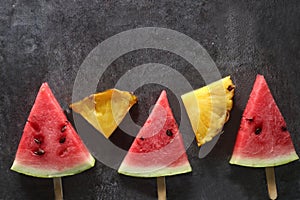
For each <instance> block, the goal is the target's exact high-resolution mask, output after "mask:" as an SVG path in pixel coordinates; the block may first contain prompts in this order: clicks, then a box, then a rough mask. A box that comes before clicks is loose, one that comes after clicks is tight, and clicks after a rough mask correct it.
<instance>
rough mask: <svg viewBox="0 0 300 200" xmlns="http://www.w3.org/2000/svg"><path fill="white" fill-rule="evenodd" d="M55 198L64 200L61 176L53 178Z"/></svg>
mask: <svg viewBox="0 0 300 200" xmlns="http://www.w3.org/2000/svg"><path fill="white" fill-rule="evenodd" d="M53 185H54V194H55V200H63V188H62V183H61V178H60V177H57V178H53Z"/></svg>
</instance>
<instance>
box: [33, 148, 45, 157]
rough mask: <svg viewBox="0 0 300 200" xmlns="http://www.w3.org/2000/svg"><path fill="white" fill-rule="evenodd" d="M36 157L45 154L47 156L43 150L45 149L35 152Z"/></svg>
mask: <svg viewBox="0 0 300 200" xmlns="http://www.w3.org/2000/svg"><path fill="white" fill-rule="evenodd" d="M33 153H34V154H35V155H39V156H41V155H43V154H45V151H44V150H43V149H38V150H37V151H35V152H33Z"/></svg>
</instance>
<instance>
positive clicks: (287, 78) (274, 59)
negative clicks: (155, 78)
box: [0, 0, 300, 200]
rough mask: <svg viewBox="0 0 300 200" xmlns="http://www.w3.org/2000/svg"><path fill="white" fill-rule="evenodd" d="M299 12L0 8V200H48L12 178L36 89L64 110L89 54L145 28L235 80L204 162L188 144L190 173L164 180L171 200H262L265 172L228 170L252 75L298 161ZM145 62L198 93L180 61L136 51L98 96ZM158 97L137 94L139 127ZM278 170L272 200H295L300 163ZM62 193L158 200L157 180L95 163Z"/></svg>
mask: <svg viewBox="0 0 300 200" xmlns="http://www.w3.org/2000/svg"><path fill="white" fill-rule="evenodd" d="M299 9H300V3H299V1H288V2H287V1H260V2H257V1H251V2H247V3H245V2H240V1H228V2H226V3H225V2H224V1H198V2H195V1H161V2H159V1H112V2H111V1H98V0H94V1H69V0H67V1H59V0H54V1H48V0H38V1H29V0H20V1H5V0H2V1H0V66H1V67H0V70H1V72H0V88H1V89H0V90H1V92H0V121H1V123H0V149H1V151H0V177H1V179H0V199H5V200H12V199H16V200H18V199H20V200H27V199H54V195H53V186H52V180H51V179H38V178H33V177H29V176H25V175H20V174H18V173H15V172H12V171H10V169H9V168H10V166H11V164H12V162H13V159H14V154H15V152H16V149H17V145H18V143H19V140H20V137H21V134H22V129H23V126H24V124H25V122H26V119H27V116H28V114H29V112H30V108H31V106H32V104H33V101H34V99H35V96H36V93H37V91H38V88H39V86H40V84H41V83H42V82H44V81H47V82H48V83H49V85H50V86H51V88H52V90H53V92H54V94H55V95H56V97H57V99H58V101H59V102H60V104H61V105H62V107H63V108H67V105H68V104H69V103H71V97H72V88H73V83H74V80H75V78H76V73H77V70H78V69H79V67H80V65H81V63H82V62H83V60H84V59H85V57H86V56H87V55H88V54H89V52H90V51H91V50H92V49H93V48H94V47H95V46H96V45H98V44H100V43H101V42H102V41H104V40H105V39H107V38H109V37H110V36H113V35H115V34H117V33H120V32H122V31H125V30H129V29H132V28H138V27H146V26H152V27H164V28H169V29H173V30H176V31H179V32H182V33H184V34H186V35H188V36H190V37H191V38H193V39H194V40H196V41H198V42H199V43H200V44H202V45H203V46H204V48H206V49H207V51H208V53H209V54H210V55H211V57H212V58H213V60H214V61H215V63H216V65H217V67H218V69H219V71H220V73H221V75H222V76H226V75H229V74H231V76H232V79H233V81H234V82H235V84H236V86H237V90H236V95H235V105H234V108H233V111H232V114H231V119H230V121H229V122H228V123H227V124H226V126H225V128H224V130H225V132H224V135H223V136H222V137H221V139H220V140H219V141H218V143H217V145H216V146H215V148H214V150H213V151H212V152H211V153H210V154H209V156H207V157H206V158H205V159H201V160H200V159H198V158H197V154H198V148H197V147H196V143H195V142H193V143H192V145H191V146H190V147H189V149H188V150H187V153H188V156H189V160H190V163H191V165H192V167H193V172H192V173H190V174H185V175H179V176H174V177H168V178H167V193H168V199H205V200H206V199H207V200H212V199H213V200H216V199H228V200H231V199H253V200H260V199H268V196H267V190H266V181H265V174H264V170H263V169H253V168H246V167H238V166H231V165H229V164H228V161H229V159H230V156H231V152H232V149H233V145H234V141H235V136H236V133H237V129H238V125H239V120H240V118H241V114H242V111H243V109H244V107H245V104H246V102H247V98H248V95H249V93H250V90H251V86H252V84H253V81H254V79H255V75H256V74H257V73H260V74H263V75H264V76H265V77H266V79H267V81H268V83H269V85H270V89H271V91H272V93H273V96H274V98H275V100H276V101H277V103H278V106H279V108H280V110H281V112H282V114H283V115H284V117H285V119H286V122H287V125H288V128H289V130H290V132H291V136H292V139H293V142H294V145H295V148H296V151H297V152H298V154H299V152H300V135H299V129H300V123H299V117H300V116H299V113H300V106H299V102H300V84H299V83H298V81H299V78H300V70H299V66H300V59H299V56H300V37H299V33H300V23H299V19H300V12H299ZM148 62H157V63H162V64H165V65H168V66H171V67H172V68H174V69H176V70H178V71H179V72H181V73H182V74H184V76H185V77H186V78H187V79H188V80H189V81H190V83H191V85H192V86H193V87H195V88H196V87H200V86H202V85H204V82H203V80H202V79H201V77H200V76H199V77H197V76H196V77H195V70H194V69H193V66H191V65H190V64H189V63H187V62H186V61H185V60H183V59H182V58H180V57H179V56H176V55H174V54H171V53H168V52H162V51H156V50H139V51H135V52H131V53H128V54H126V55H124V56H122V57H121V58H119V59H117V60H116V61H115V62H113V63H112V65H111V66H110V67H109V68H108V70H107V71H106V73H105V75H104V77H102V79H101V80H100V83H99V85H98V90H99V91H101V90H103V89H107V88H110V87H113V86H114V85H115V84H116V81H117V80H118V79H119V78H120V77H121V75H122V74H124V73H125V72H126V71H128V70H129V69H131V68H132V67H133V66H137V65H140V64H143V63H148ZM160 89H162V88H161V87H160V86H157V85H146V86H143V87H141V88H139V90H137V91H136V93H137V95H139V96H140V98H141V99H142V101H141V102H142V103H140V104H139V106H138V107H136V108H134V109H133V111H131V115H132V116H133V118H134V119H135V121H136V123H137V124H140V125H141V124H143V122H144V121H145V120H146V117H147V113H148V110H149V108H150V107H151V105H152V104H153V103H154V102H155V99H156V98H157V97H158V94H159V92H160ZM171 101H173V102H175V103H174V104H172V107H173V108H174V107H176V106H178V105H177V104H176V99H175V100H174V99H173V100H171ZM177 103H178V102H177ZM175 111H176V109H175ZM177 111H178V110H177ZM175 116H177V117H178V116H180V113H178V112H175ZM275 170H276V178H277V186H278V195H279V198H278V199H284V200H286V199H289V200H296V199H300V162H299V161H296V162H293V163H290V164H288V165H284V166H280V167H276V169H275ZM63 186H64V195H65V199H72V200H74V199H85V200H86V199H105V200H109V199H156V182H155V179H142V178H132V177H125V176H120V175H118V174H117V172H116V171H115V170H114V169H111V168H109V167H107V166H105V165H104V164H102V163H101V162H97V163H96V166H95V167H94V168H92V169H91V170H88V171H86V172H84V173H81V174H78V175H75V176H70V177H65V178H63Z"/></svg>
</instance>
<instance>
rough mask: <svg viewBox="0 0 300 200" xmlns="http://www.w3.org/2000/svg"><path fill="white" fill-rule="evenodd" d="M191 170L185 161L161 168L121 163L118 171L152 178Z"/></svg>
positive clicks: (128, 174)
mask: <svg viewBox="0 0 300 200" xmlns="http://www.w3.org/2000/svg"><path fill="white" fill-rule="evenodd" d="M191 171H192V168H191V166H190V164H189V163H188V162H187V163H185V164H181V165H180V166H176V167H163V169H157V168H151V167H132V166H128V165H126V164H122V165H121V166H120V168H119V170H118V173H119V174H123V175H127V176H133V177H143V178H154V177H161V176H173V175H178V174H184V173H188V172H191Z"/></svg>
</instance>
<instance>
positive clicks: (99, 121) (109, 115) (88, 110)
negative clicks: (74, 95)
mask: <svg viewBox="0 0 300 200" xmlns="http://www.w3.org/2000/svg"><path fill="white" fill-rule="evenodd" d="M136 102H137V97H136V96H135V95H133V94H131V93H130V92H127V91H121V90H118V89H109V90H106V91H104V92H100V93H96V94H92V95H90V96H88V97H86V98H84V99H82V100H81V101H78V102H75V103H73V104H71V105H70V107H71V108H72V110H73V111H75V112H77V113H79V114H80V115H81V116H82V117H83V118H84V119H85V120H87V121H88V122H89V123H90V124H91V125H93V126H94V128H96V129H97V130H98V131H100V132H101V133H102V134H103V135H104V136H105V137H106V138H109V136H110V135H111V134H112V133H113V132H114V130H115V129H116V128H117V126H118V125H119V124H120V123H121V121H122V120H123V118H124V117H125V115H126V114H127V112H128V111H129V109H130V108H131V107H132V106H133V105H134V104H135V103H136Z"/></svg>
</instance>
